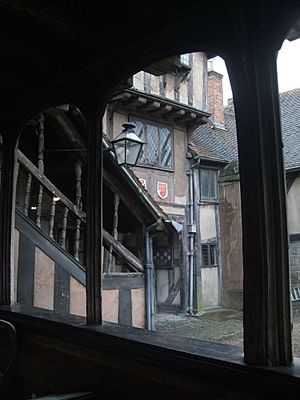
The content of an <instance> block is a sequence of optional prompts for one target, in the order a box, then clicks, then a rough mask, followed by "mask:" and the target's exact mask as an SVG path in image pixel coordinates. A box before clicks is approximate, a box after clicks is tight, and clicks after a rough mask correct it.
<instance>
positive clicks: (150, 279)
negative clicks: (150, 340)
mask: <svg viewBox="0 0 300 400" xmlns="http://www.w3.org/2000/svg"><path fill="white" fill-rule="evenodd" d="M161 223H162V219H161V218H159V219H158V220H157V221H156V222H155V223H154V224H152V225H150V226H148V227H147V228H146V232H145V242H146V311H147V329H148V330H150V331H153V330H154V329H155V326H154V265H153V243H152V237H151V234H150V232H151V231H153V230H155V229H156V227H157V226H158V225H160V224H161Z"/></svg>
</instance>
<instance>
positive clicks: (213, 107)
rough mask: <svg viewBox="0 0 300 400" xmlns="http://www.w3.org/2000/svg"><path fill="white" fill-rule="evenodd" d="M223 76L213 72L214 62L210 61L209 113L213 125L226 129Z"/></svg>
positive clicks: (208, 78)
mask: <svg viewBox="0 0 300 400" xmlns="http://www.w3.org/2000/svg"><path fill="white" fill-rule="evenodd" d="M222 80H223V75H222V74H219V73H218V72H216V71H214V70H213V62H212V61H211V60H210V61H208V76H207V86H208V112H209V113H211V118H212V121H213V123H214V124H215V125H216V126H218V127H220V128H224V105H223V82H222Z"/></svg>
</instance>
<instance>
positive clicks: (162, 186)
mask: <svg viewBox="0 0 300 400" xmlns="http://www.w3.org/2000/svg"><path fill="white" fill-rule="evenodd" d="M156 192H157V195H158V196H159V197H160V198H161V199H165V198H167V197H168V184H167V183H165V182H157V184H156Z"/></svg>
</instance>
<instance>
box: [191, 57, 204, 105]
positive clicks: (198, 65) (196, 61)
mask: <svg viewBox="0 0 300 400" xmlns="http://www.w3.org/2000/svg"><path fill="white" fill-rule="evenodd" d="M192 57H193V69H192V72H193V107H195V108H199V109H202V108H203V82H204V81H203V63H204V62H206V60H207V57H206V54H205V53H193V54H192Z"/></svg>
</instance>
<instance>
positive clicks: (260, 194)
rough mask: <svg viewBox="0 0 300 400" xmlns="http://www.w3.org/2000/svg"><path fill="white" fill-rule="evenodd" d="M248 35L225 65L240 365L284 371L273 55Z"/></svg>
mask: <svg viewBox="0 0 300 400" xmlns="http://www.w3.org/2000/svg"><path fill="white" fill-rule="evenodd" d="M254 36H255V35H253V34H251V37H248V36H247V32H246V33H245V32H243V34H241V32H238V34H237V37H238V38H239V39H238V40H244V42H243V44H242V45H241V47H242V48H243V54H241V55H240V53H233V54H232V55H231V57H228V60H227V67H228V69H229V73H230V75H231V84H232V89H233V94H234V105H235V112H236V123H237V130H238V139H239V165H240V179H241V200H242V220H243V257H244V350H245V361H246V362H247V363H250V364H256V365H270V366H278V365H283V366H289V365H291V363H292V350H291V334H290V330H291V316H290V288H289V260H288V236H287V224H286V202H285V178H284V166H283V155H282V140H281V125H280V110H279V94H278V86H277V73H276V50H275V49H273V50H272V49H271V48H270V46H269V45H268V44H267V43H264V37H262V36H260V35H259V34H257V37H256V38H255V37H254ZM241 38H243V39H241ZM254 42H255V46H254V45H253V43H254Z"/></svg>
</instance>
